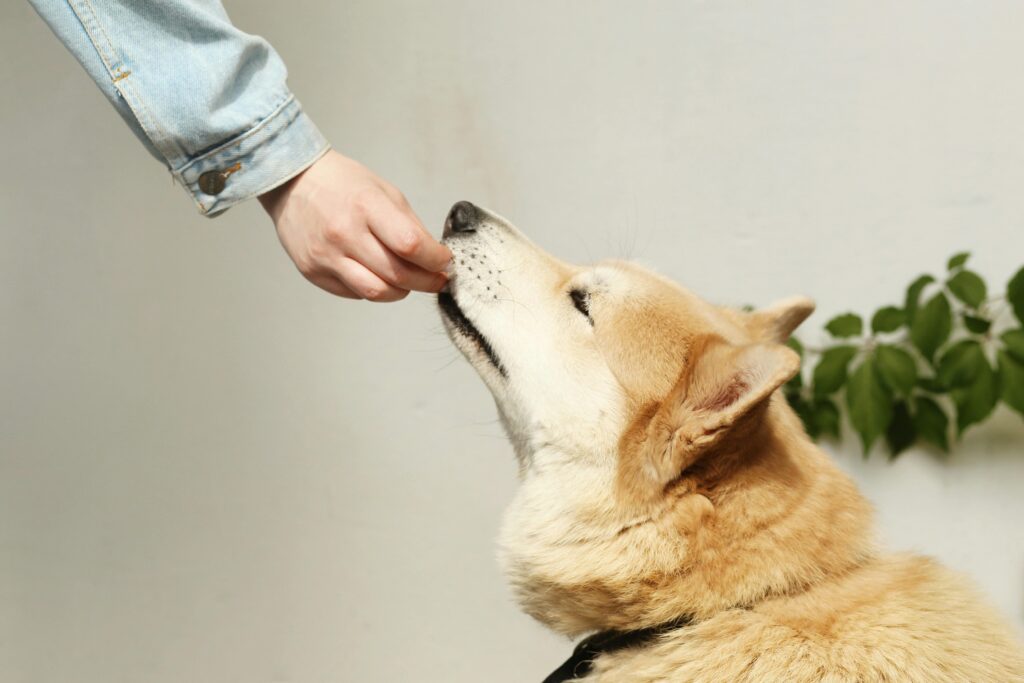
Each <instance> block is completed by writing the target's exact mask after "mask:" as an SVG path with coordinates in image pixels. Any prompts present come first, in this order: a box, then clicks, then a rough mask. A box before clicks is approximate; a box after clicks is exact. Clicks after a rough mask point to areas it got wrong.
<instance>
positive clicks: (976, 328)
mask: <svg viewBox="0 0 1024 683" xmlns="http://www.w3.org/2000/svg"><path fill="white" fill-rule="evenodd" d="M964 327H966V328H967V330H968V331H969V332H973V333H974V334H985V333H986V332H988V331H989V328H991V327H992V321H991V320H985V319H984V318H979V317H977V316H973V315H968V314H967V313H964Z"/></svg>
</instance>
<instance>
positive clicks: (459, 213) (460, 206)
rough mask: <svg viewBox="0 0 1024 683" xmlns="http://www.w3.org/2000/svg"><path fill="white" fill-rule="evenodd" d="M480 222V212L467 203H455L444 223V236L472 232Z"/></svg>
mask: <svg viewBox="0 0 1024 683" xmlns="http://www.w3.org/2000/svg"><path fill="white" fill-rule="evenodd" d="M479 221H480V210H479V209H477V208H476V207H475V206H473V205H472V204H470V203H469V202H456V203H455V206H453V207H452V210H451V211H449V212H448V218H446V219H445V221H444V236H445V237H448V236H449V235H452V234H454V233H457V232H473V231H474V230H476V225H477V223H478V222H479Z"/></svg>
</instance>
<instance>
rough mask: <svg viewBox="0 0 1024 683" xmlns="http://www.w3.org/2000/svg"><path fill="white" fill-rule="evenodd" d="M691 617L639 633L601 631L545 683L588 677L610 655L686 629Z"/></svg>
mask: <svg viewBox="0 0 1024 683" xmlns="http://www.w3.org/2000/svg"><path fill="white" fill-rule="evenodd" d="M691 621H692V620H691V619H690V617H680V618H678V619H675V620H673V621H670V622H667V623H664V624H661V625H659V626H650V627H648V628H642V629H638V630H636V631H602V632H601V633H595V634H594V635H592V636H590V637H589V638H586V639H584V640H583V642H581V643H580V644H579V645H577V646H576V649H575V650H573V651H572V657H569V659H567V660H565V663H564V664H562V666H560V667H558V668H557V669H555V670H554V671H553V672H552V673H551V675H550V676H548V677H547V678H545V679H544V683H563V681H574V680H577V679H579V678H582V677H583V676H586V675H587V674H588V673H590V670H591V669H592V668H593V666H594V660H595V659H597V658H598V656H600V655H603V654H607V653H609V652H616V651H618V650H624V649H626V648H627V647H638V646H641V645H646V644H647V643H649V642H651V641H652V640H654V639H655V638H657V637H658V636H662V635H665V634H666V633H668V632H669V631H674V630H676V629H677V628H682V627H683V626H687V625H689V623H690V622H691Z"/></svg>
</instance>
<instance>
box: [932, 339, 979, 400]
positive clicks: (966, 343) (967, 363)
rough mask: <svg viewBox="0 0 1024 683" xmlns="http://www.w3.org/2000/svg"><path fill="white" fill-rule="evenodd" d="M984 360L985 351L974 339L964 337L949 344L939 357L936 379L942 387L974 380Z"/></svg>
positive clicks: (956, 386) (955, 386)
mask: <svg viewBox="0 0 1024 683" xmlns="http://www.w3.org/2000/svg"><path fill="white" fill-rule="evenodd" d="M987 363H988V361H987V360H985V352H984V351H983V350H982V348H981V344H979V343H978V342H977V341H976V340H974V339H964V340H963V341H960V342H957V343H956V344H953V345H952V346H950V347H949V348H948V349H946V351H945V352H944V353H943V354H942V357H941V358H940V359H939V364H938V370H937V371H936V379H937V380H938V381H939V384H941V385H942V386H944V387H947V388H949V389H956V388H958V387H964V386H967V385H968V384H970V383H971V382H973V381H974V377H975V376H976V375H977V374H978V373H979V372H981V370H982V367H981V366H983V365H986V364H987Z"/></svg>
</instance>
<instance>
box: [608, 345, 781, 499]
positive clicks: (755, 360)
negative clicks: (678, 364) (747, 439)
mask: <svg viewBox="0 0 1024 683" xmlns="http://www.w3.org/2000/svg"><path fill="white" fill-rule="evenodd" d="M688 355H689V360H688V362H687V364H686V367H685V368H684V370H683V372H682V375H681V376H680V378H679V380H678V382H677V383H676V385H675V387H674V388H673V389H672V391H671V392H670V393H669V395H668V396H667V397H666V398H665V399H664V400H663V401H662V402H661V404H660V405H657V406H656V407H655V408H652V411H651V412H650V413H648V416H649V420H648V421H647V422H646V424H644V425H643V427H642V428H641V429H639V430H635V431H633V433H632V438H633V443H624V444H623V445H624V446H626V447H627V448H628V449H629V450H631V451H632V453H633V457H632V458H631V460H632V461H633V462H634V463H637V464H639V463H642V465H641V468H640V470H641V471H636V470H635V469H634V472H632V477H633V484H634V485H636V484H637V483H640V482H638V481H637V480H636V478H637V477H639V478H640V479H641V480H646V481H644V482H643V483H642V484H641V486H642V487H643V488H647V487H648V486H649V485H651V484H653V485H654V486H656V487H657V490H660V488H661V487H663V486H664V485H665V484H668V483H669V482H671V481H672V480H674V479H676V478H677V477H678V476H679V475H680V474H681V473H682V472H683V471H684V470H686V469H687V468H688V467H690V465H692V464H694V463H695V462H697V461H698V460H699V459H700V458H701V457H702V456H703V455H704V454H706V453H707V452H708V451H709V450H710V449H711V448H713V447H714V446H715V445H716V444H719V443H721V442H722V440H723V439H724V438H725V437H727V436H728V435H729V434H730V433H731V432H732V431H733V428H734V427H736V426H737V425H738V424H739V423H740V422H741V421H742V420H743V418H744V417H745V416H747V415H748V414H750V413H751V412H752V411H754V410H755V409H756V408H758V407H759V406H761V405H763V404H764V403H765V402H766V401H767V400H768V398H769V397H770V396H771V395H772V392H774V391H775V390H776V389H778V388H779V387H780V386H782V384H783V383H785V382H786V381H787V380H789V379H790V378H791V377H793V375H795V374H796V373H797V371H798V370H799V369H800V357H799V356H798V355H797V354H796V352H795V351H793V350H792V349H790V348H788V347H786V346H784V345H782V344H779V343H775V342H769V343H755V344H747V345H744V346H735V345H733V344H729V343H728V342H726V341H724V340H722V339H721V338H719V337H714V336H711V337H702V338H699V339H697V340H696V341H695V343H694V344H693V345H692V346H691V349H690V352H689V354H688ZM625 438H627V439H628V438H630V434H627V435H626V437H625ZM630 447H632V448H630ZM648 490H649V489H648Z"/></svg>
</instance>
